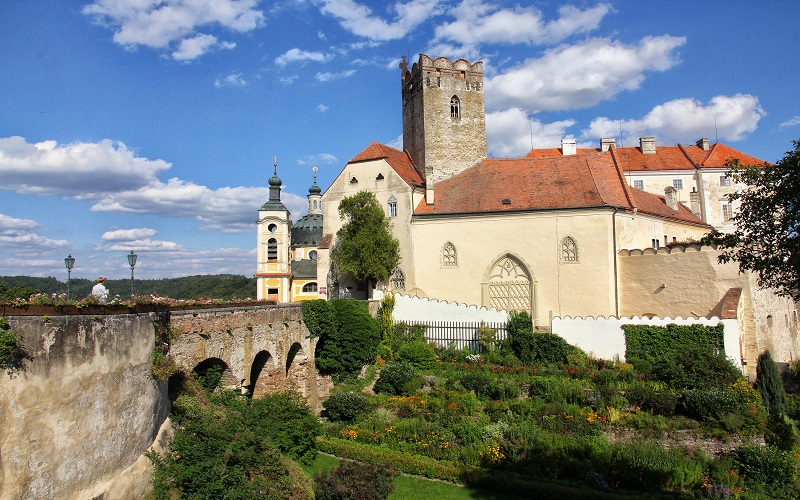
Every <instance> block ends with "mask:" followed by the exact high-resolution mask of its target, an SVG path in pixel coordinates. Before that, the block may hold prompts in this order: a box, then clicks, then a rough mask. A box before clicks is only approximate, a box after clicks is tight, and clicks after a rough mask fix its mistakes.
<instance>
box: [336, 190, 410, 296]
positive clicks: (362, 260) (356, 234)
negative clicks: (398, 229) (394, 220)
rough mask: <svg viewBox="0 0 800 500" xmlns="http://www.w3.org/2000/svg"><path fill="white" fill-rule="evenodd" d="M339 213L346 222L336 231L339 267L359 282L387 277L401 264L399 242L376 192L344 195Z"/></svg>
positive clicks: (376, 280) (377, 281)
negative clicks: (393, 234) (393, 233)
mask: <svg viewBox="0 0 800 500" xmlns="http://www.w3.org/2000/svg"><path fill="white" fill-rule="evenodd" d="M339 215H340V216H341V218H342V220H343V221H345V224H344V225H343V226H342V228H341V229H339V231H337V232H336V236H337V237H338V240H339V241H338V247H337V248H336V249H335V252H334V253H333V259H332V260H333V262H334V263H335V265H336V267H337V268H338V269H339V270H340V271H341V272H345V273H348V274H350V276H352V277H353V280H355V281H357V282H367V284H369V282H374V283H380V282H383V281H386V280H388V279H389V277H390V276H391V275H392V273H393V272H394V270H395V269H396V268H397V264H399V263H400V243H399V242H398V241H397V238H395V237H394V236H392V227H391V224H390V223H389V219H388V217H386V214H385V213H384V212H383V209H382V208H381V205H380V204H379V203H378V200H377V199H376V198H375V195H374V194H373V193H370V192H368V191H360V192H358V193H356V194H354V195H353V196H348V197H346V198H344V199H343V200H342V201H341V202H340V203H339Z"/></svg>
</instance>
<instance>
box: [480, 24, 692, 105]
mask: <svg viewBox="0 0 800 500" xmlns="http://www.w3.org/2000/svg"><path fill="white" fill-rule="evenodd" d="M684 43H686V39H685V38H683V37H672V36H659V37H645V38H643V39H642V41H641V42H640V43H639V44H638V45H625V44H623V43H621V42H615V41H611V40H608V39H603V38H598V39H591V40H587V41H585V42H582V43H579V44H575V45H563V46H560V47H557V48H554V49H551V50H548V51H547V52H545V54H544V55H543V56H542V57H540V58H538V59H528V60H526V61H525V62H523V63H522V64H520V65H519V66H517V67H515V68H512V69H510V70H508V71H506V72H504V73H502V74H499V75H497V76H495V77H493V78H489V79H487V81H486V101H487V102H486V107H487V109H488V110H490V111H496V110H499V109H505V108H512V107H518V108H521V109H523V110H525V111H526V112H528V113H535V112H538V111H557V110H566V109H579V108H587V107H591V106H594V105H595V104H597V103H599V102H601V101H603V100H607V99H611V98H612V97H614V96H615V95H617V94H618V93H620V92H623V91H630V90H635V89H637V88H639V86H640V84H641V83H642V81H643V80H644V78H645V73H646V72H648V71H664V70H667V69H669V68H671V67H673V66H674V65H675V64H677V62H678V61H677V55H676V54H675V50H676V49H677V48H678V47H680V46H682V45H683V44H684Z"/></svg>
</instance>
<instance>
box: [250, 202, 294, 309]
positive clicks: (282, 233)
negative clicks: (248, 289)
mask: <svg viewBox="0 0 800 500" xmlns="http://www.w3.org/2000/svg"><path fill="white" fill-rule="evenodd" d="M282 215H285V217H281V216H282ZM288 216H289V213H288V212H283V213H281V212H270V211H266V210H259V211H258V221H257V225H258V233H257V234H258V238H257V243H258V246H257V248H256V254H257V258H258V263H257V267H256V277H257V284H256V296H257V299H258V300H266V299H267V298H268V297H267V295H268V294H267V290H268V289H269V288H277V289H278V302H289V301H290V300H291V298H290V295H289V277H288V274H289V242H290V237H291V236H290V235H291V227H292V225H291V221H290V220H289V219H288ZM271 224H275V225H276V226H277V229H276V231H275V232H270V231H269V226H270V225H271ZM270 238H275V239H276V240H278V259H277V260H276V261H269V260H268V258H267V257H268V256H267V246H268V242H269V239H270ZM261 274H273V275H282V276H280V277H278V276H273V277H265V276H260V275H261Z"/></svg>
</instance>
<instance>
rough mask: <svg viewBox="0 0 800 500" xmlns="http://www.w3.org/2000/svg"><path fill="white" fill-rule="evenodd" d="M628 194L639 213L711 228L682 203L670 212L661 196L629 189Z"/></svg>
mask: <svg viewBox="0 0 800 500" xmlns="http://www.w3.org/2000/svg"><path fill="white" fill-rule="evenodd" d="M628 192H629V193H630V195H631V200H632V201H633V203H634V205H635V206H636V209H637V210H638V211H639V213H643V214H647V215H654V216H656V217H659V218H662V219H668V220H675V221H678V222H685V223H687V224H696V225H700V226H708V228H709V229H710V228H711V226H709V225H708V224H706V223H705V222H703V221H702V220H700V219H699V218H698V217H697V216H696V215H694V214H693V213H692V211H691V210H689V209H688V208H687V207H686V205H683V204H682V203H678V209H677V210H672V209H671V208H670V207H669V205H667V202H666V200H665V199H664V197H663V196H659V195H657V194H653V193H648V192H646V191H642V190H640V189H636V188H630V187H629V188H628Z"/></svg>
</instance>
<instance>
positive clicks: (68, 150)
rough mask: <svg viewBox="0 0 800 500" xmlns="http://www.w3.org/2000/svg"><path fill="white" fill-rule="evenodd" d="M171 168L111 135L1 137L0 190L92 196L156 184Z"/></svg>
mask: <svg viewBox="0 0 800 500" xmlns="http://www.w3.org/2000/svg"><path fill="white" fill-rule="evenodd" d="M169 168H170V163H167V162H165V161H163V160H148V159H147V158H141V157H138V156H136V155H135V154H134V152H133V151H131V150H129V149H128V148H127V147H126V146H125V144H123V143H122V142H119V141H111V140H108V139H106V140H103V141H100V142H98V143H85V142H77V143H73V144H67V145H59V144H58V143H57V142H56V141H43V142H39V143H36V144H29V143H28V142H27V141H26V140H25V139H24V138H23V137H19V136H13V137H6V138H0V178H2V179H3V182H2V183H0V189H10V190H14V191H16V192H18V193H22V194H37V195H60V196H67V197H72V198H78V199H92V198H96V197H98V196H101V195H102V194H103V193H106V192H117V191H123V190H127V189H137V188H139V187H140V186H142V185H147V184H149V183H152V182H155V181H156V180H157V178H158V175H159V174H160V173H161V172H163V171H165V170H167V169H169Z"/></svg>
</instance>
